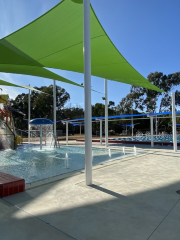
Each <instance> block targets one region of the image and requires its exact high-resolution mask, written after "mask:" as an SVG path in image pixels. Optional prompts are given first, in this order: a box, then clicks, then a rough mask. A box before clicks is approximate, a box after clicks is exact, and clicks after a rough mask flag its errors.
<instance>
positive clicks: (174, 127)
mask: <svg viewBox="0 0 180 240" xmlns="http://www.w3.org/2000/svg"><path fill="white" fill-rule="evenodd" d="M171 98H172V132H173V146H174V151H175V152H177V134H176V111H175V93H171Z"/></svg>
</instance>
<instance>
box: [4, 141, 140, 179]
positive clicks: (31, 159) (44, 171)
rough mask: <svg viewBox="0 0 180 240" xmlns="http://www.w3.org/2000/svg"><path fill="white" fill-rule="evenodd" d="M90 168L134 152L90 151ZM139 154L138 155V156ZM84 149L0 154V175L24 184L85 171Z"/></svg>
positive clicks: (22, 149)
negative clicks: (16, 178) (8, 176)
mask: <svg viewBox="0 0 180 240" xmlns="http://www.w3.org/2000/svg"><path fill="white" fill-rule="evenodd" d="M92 151H93V165H98V164H102V163H104V162H106V161H113V160H115V159H122V158H124V157H128V156H131V155H134V154H135V153H134V151H133V150H132V151H127V150H126V151H125V154H124V153H123V151H122V149H120V150H114V149H111V150H110V153H109V150H108V149H104V148H93V149H92ZM137 154H139V153H137ZM84 167H85V150H84V147H79V146H78V147H76V146H61V147H60V148H43V149H42V150H40V149H39V146H32V145H30V146H29V145H24V146H21V147H19V148H18V149H17V150H6V151H0V171H1V172H5V173H9V174H12V175H15V176H17V177H21V178H24V179H25V182H26V183H31V182H35V181H39V180H42V179H46V178H50V177H53V176H57V175H60V174H64V173H68V172H73V171H76V170H80V169H84Z"/></svg>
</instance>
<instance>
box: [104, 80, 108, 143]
mask: <svg viewBox="0 0 180 240" xmlns="http://www.w3.org/2000/svg"><path fill="white" fill-rule="evenodd" d="M104 94H105V146H106V147H108V94H107V79H104Z"/></svg>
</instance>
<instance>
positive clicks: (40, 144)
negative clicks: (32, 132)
mask: <svg viewBox="0 0 180 240" xmlns="http://www.w3.org/2000/svg"><path fill="white" fill-rule="evenodd" d="M40 150H42V125H40Z"/></svg>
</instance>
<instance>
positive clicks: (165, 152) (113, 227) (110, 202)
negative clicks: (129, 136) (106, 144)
mask: <svg viewBox="0 0 180 240" xmlns="http://www.w3.org/2000/svg"><path fill="white" fill-rule="evenodd" d="M72 144H73V142H72ZM75 144H76V143H75ZM95 146H96V145H95ZM110 146H111V148H115V147H121V146H122V144H121V145H117V144H116V145H115V146H114V145H113V144H112V145H110ZM128 146H129V145H128ZM138 149H143V150H146V151H147V154H145V155H141V156H140V155H139V156H134V157H130V158H126V159H124V160H121V161H118V160H117V161H114V162H110V163H106V164H103V165H101V166H97V167H94V169H93V180H94V184H93V185H92V186H90V187H87V186H85V184H84V171H80V172H76V173H74V174H67V175H65V176H63V177H60V178H56V179H55V178H54V179H53V181H51V182H50V181H49V180H48V181H45V182H44V183H43V184H40V185H32V186H30V185H28V186H27V187H28V189H27V190H26V192H24V193H19V194H16V195H13V196H9V197H6V198H3V199H0V239H2V240H16V239H17V240H48V239H52V240H56V239H58V240H59V239H61V240H66V239H67V240H71V239H76V240H101V239H102V240H116V239H122V240H146V239H147V240H148V239H150V240H179V239H180V195H179V194H177V193H176V191H177V190H180V152H179V151H178V152H177V153H174V152H173V151H172V147H165V146H163V147H160V146H157V147H156V148H154V149H151V148H147V146H138Z"/></svg>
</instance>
